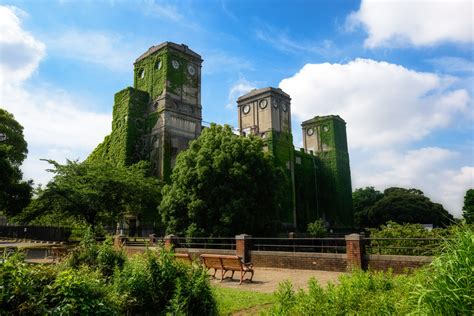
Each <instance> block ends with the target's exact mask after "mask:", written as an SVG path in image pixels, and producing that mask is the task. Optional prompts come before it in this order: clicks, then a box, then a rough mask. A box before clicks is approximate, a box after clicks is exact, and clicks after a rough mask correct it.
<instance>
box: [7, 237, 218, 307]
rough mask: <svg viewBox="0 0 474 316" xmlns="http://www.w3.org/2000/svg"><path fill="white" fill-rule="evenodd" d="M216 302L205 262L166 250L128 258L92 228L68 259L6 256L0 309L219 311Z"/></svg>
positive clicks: (17, 255)
mask: <svg viewBox="0 0 474 316" xmlns="http://www.w3.org/2000/svg"><path fill="white" fill-rule="evenodd" d="M216 306H217V305H216V302H215V300H214V297H213V294H212V292H211V288H210V284H209V281H208V276H207V272H206V271H205V270H204V269H203V268H202V267H201V266H198V265H196V266H194V265H193V266H192V265H188V264H184V263H180V262H177V261H176V260H175V257H174V255H173V254H172V253H170V252H168V251H166V250H161V251H160V252H159V253H158V252H152V251H147V252H146V253H144V254H141V255H136V256H134V257H133V258H132V259H130V260H127V258H126V257H125V256H124V254H123V253H122V252H120V251H117V250H115V249H114V248H113V247H112V244H111V241H110V240H107V241H106V242H104V243H103V244H102V245H97V243H96V242H95V240H94V238H93V237H92V234H90V232H89V233H87V234H86V235H85V236H84V238H83V241H82V242H81V244H80V245H79V246H78V247H77V249H76V250H74V251H73V252H72V254H71V255H70V256H69V258H67V260H65V261H64V263H63V264H57V265H32V264H27V263H25V262H24V260H23V257H22V256H21V255H20V254H14V255H12V256H8V257H6V256H5V257H4V258H3V259H2V260H1V261H0V315H4V314H8V315H10V314H13V315H44V314H54V315H91V314H94V315H114V314H120V315H135V314H139V315H164V314H173V315H215V314H217V309H216Z"/></svg>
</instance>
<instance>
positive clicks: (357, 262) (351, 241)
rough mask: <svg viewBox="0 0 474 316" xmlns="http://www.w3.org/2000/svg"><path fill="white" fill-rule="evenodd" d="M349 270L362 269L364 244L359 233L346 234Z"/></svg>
mask: <svg viewBox="0 0 474 316" xmlns="http://www.w3.org/2000/svg"><path fill="white" fill-rule="evenodd" d="M345 239H346V255H347V256H346V258H347V259H346V260H347V270H349V271H351V270H356V269H362V254H363V250H364V249H363V244H362V238H361V236H360V235H359V234H350V235H346V237H345Z"/></svg>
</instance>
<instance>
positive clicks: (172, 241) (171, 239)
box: [165, 235, 178, 250]
mask: <svg viewBox="0 0 474 316" xmlns="http://www.w3.org/2000/svg"><path fill="white" fill-rule="evenodd" d="M176 237H177V236H175V235H166V236H165V248H166V249H168V250H171V249H173V248H175V247H176V245H177V244H178V241H177V240H176Z"/></svg>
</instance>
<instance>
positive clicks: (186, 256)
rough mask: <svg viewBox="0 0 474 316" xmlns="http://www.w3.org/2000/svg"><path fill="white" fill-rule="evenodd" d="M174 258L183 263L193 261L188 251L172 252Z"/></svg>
mask: <svg viewBox="0 0 474 316" xmlns="http://www.w3.org/2000/svg"><path fill="white" fill-rule="evenodd" d="M174 256H175V258H176V259H177V260H179V261H182V262H184V263H193V258H191V255H190V254H189V253H177V252H176V253H175V254H174Z"/></svg>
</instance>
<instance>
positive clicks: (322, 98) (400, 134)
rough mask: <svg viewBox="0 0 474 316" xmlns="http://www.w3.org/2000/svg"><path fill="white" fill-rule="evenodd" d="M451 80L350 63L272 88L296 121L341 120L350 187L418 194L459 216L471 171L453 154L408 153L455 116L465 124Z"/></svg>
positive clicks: (461, 100) (309, 69)
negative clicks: (284, 95)
mask: <svg viewBox="0 0 474 316" xmlns="http://www.w3.org/2000/svg"><path fill="white" fill-rule="evenodd" d="M457 80H458V79H457V78H456V77H452V76H442V75H439V74H433V73H426V72H417V71H414V70H410V69H407V68H405V67H402V66H400V65H395V64H390V63H387V62H379V61H374V60H368V59H356V60H354V61H351V62H348V63H347V64H329V63H324V64H307V65H305V66H304V67H303V68H302V69H301V70H300V71H299V72H298V73H296V74H295V75H294V76H292V77H290V78H287V79H284V80H282V81H281V82H280V85H279V86H280V88H282V89H283V90H284V91H285V92H286V93H288V94H289V95H290V96H291V98H292V114H293V117H294V118H295V119H296V120H299V121H303V120H307V119H310V118H312V117H314V116H316V115H329V114H338V115H340V116H341V117H342V118H343V119H344V120H345V121H346V122H347V134H348V143H349V148H350V159H351V170H352V181H353V188H354V189H356V188H360V187H365V186H375V187H376V188H377V189H379V190H384V189H385V188H387V187H391V186H400V187H406V188H410V187H414V188H418V189H420V190H422V191H424V192H425V194H426V195H427V196H429V197H430V198H431V199H432V200H433V201H435V202H438V203H442V204H443V205H444V206H445V208H446V209H447V210H449V211H451V212H452V213H453V214H454V215H455V216H458V217H459V216H460V215H461V208H462V199H463V196H464V194H465V192H466V190H467V189H468V188H470V187H473V180H472V178H473V173H472V170H473V167H472V166H469V165H467V166H466V165H465V164H463V163H460V161H463V156H462V153H461V152H457V151H454V150H451V149H447V148H441V147H436V146H431V147H428V146H423V145H418V146H419V147H420V148H416V147H417V146H416V145H417V144H419V142H420V141H421V140H423V139H424V138H425V137H426V136H428V135H430V134H432V133H434V132H436V131H439V130H440V129H442V128H448V127H450V126H451V125H454V124H452V123H453V122H454V121H456V119H459V118H460V117H461V115H462V116H464V117H465V118H466V117H467V118H468V119H469V117H470V116H469V115H468V114H469V108H470V107H471V106H472V105H471V97H470V95H469V93H468V91H467V90H466V89H456V88H454V87H455V86H456V82H457ZM294 133H297V132H296V131H294ZM464 161H465V159H464ZM471 161H472V160H471Z"/></svg>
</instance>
